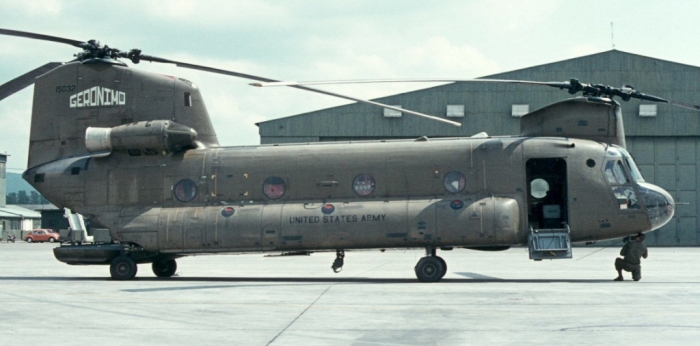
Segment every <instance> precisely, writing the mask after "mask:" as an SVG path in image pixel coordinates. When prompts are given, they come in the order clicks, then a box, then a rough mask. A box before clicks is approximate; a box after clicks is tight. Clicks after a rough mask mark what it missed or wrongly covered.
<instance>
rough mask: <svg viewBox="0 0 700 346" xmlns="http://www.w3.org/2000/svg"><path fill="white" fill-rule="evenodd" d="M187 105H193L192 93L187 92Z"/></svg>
mask: <svg viewBox="0 0 700 346" xmlns="http://www.w3.org/2000/svg"><path fill="white" fill-rule="evenodd" d="M185 107H192V95H190V93H185Z"/></svg>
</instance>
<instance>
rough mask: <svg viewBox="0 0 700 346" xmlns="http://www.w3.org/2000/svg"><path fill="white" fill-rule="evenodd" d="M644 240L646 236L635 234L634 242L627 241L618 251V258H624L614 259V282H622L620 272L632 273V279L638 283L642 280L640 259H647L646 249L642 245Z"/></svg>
mask: <svg viewBox="0 0 700 346" xmlns="http://www.w3.org/2000/svg"><path fill="white" fill-rule="evenodd" d="M644 238H646V236H645V235H644V234H642V233H639V234H637V236H636V237H635V238H634V241H629V242H627V244H625V246H623V247H622V250H620V256H624V258H619V257H618V258H616V259H615V269H616V270H617V277H616V278H615V281H622V280H624V279H623V278H622V270H625V271H628V272H632V279H633V280H634V281H639V280H641V279H642V266H641V265H640V263H641V258H642V257H644V258H647V256H648V252H647V247H646V246H645V245H644V244H643V242H644Z"/></svg>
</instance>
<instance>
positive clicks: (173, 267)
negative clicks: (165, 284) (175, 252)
mask: <svg viewBox="0 0 700 346" xmlns="http://www.w3.org/2000/svg"><path fill="white" fill-rule="evenodd" d="M151 268H152V269H153V274H156V276H157V277H159V278H169V277H171V276H173V275H174V274H175V272H176V271H177V262H175V260H174V259H169V260H164V261H153V264H151Z"/></svg>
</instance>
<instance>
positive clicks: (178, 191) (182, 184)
mask: <svg viewBox="0 0 700 346" xmlns="http://www.w3.org/2000/svg"><path fill="white" fill-rule="evenodd" d="M173 194H174V195H175V198H177V200H178V201H180V202H189V201H191V200H193V199H194V198H195V197H197V184H195V183H194V181H192V180H190V179H182V180H180V181H178V182H177V184H175V186H174V187H173Z"/></svg>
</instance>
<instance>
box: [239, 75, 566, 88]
mask: <svg viewBox="0 0 700 346" xmlns="http://www.w3.org/2000/svg"><path fill="white" fill-rule="evenodd" d="M455 82H481V83H507V84H530V85H544V86H551V87H556V88H561V89H568V88H569V87H570V86H571V84H570V83H569V82H533V81H525V80H511V79H455V78H413V79H357V80H335V81H307V82H263V83H250V85H252V86H256V87H276V86H299V85H321V84H359V83H455Z"/></svg>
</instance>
